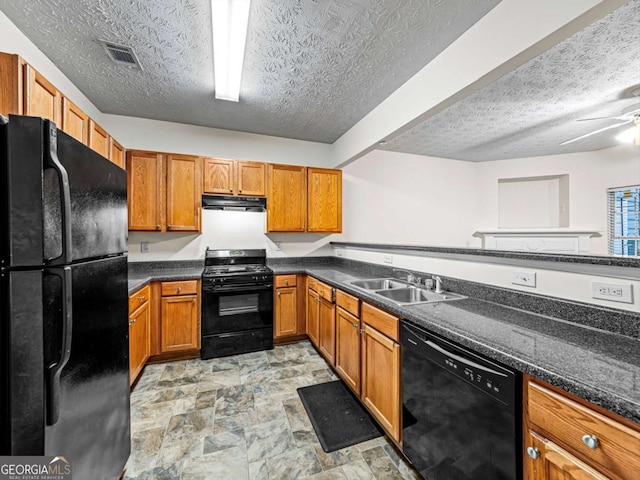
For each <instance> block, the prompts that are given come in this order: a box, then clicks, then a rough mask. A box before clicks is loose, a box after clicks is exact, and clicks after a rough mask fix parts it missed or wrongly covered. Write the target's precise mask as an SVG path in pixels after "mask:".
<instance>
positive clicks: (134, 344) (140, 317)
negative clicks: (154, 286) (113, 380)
mask: <svg viewBox="0 0 640 480" xmlns="http://www.w3.org/2000/svg"><path fill="white" fill-rule="evenodd" d="M150 291H151V290H150V288H149V286H148V285H147V286H145V287H143V288H141V289H140V290H138V291H137V292H134V293H133V294H131V295H130V296H129V384H130V385H132V384H133V382H134V381H135V380H136V378H138V375H140V372H141V371H142V368H143V367H144V365H145V363H146V362H147V359H148V358H149V354H150V325H149V323H150V320H151V303H150Z"/></svg>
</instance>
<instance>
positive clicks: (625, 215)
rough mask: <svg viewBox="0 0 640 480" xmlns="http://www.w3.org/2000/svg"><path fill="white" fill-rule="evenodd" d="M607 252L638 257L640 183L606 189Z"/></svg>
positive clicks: (639, 255) (639, 239) (639, 249)
mask: <svg viewBox="0 0 640 480" xmlns="http://www.w3.org/2000/svg"><path fill="white" fill-rule="evenodd" d="M607 208H608V210H609V218H608V230H609V232H608V233H609V253H610V254H611V255H618V256H630V257H640V230H639V227H640V185H635V186H631V187H620V188H610V189H608V190H607Z"/></svg>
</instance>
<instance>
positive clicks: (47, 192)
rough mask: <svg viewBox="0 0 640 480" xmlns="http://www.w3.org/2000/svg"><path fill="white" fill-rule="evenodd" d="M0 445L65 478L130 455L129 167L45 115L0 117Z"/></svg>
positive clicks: (112, 473) (113, 473) (89, 473)
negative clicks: (49, 459) (41, 459)
mask: <svg viewBox="0 0 640 480" xmlns="http://www.w3.org/2000/svg"><path fill="white" fill-rule="evenodd" d="M0 182H1V183H0V202H2V203H1V205H0V215H1V217H0V253H1V258H0V261H1V264H0V281H1V283H0V381H1V384H0V455H47V456H48V455H56V456H64V457H65V458H66V459H67V460H68V461H69V462H70V463H71V468H72V474H73V478H77V479H111V478H118V476H119V475H120V473H121V472H122V469H123V468H124V465H125V463H126V461H127V459H128V457H129V453H130V450H131V443H130V418H129V410H130V406H129V339H128V333H129V332H128V311H127V310H128V299H127V293H128V292H127V257H126V251H127V187H126V172H125V171H124V170H122V169H121V168H119V167H118V166H116V165H114V164H112V163H111V162H109V161H108V160H107V159H105V158H104V157H102V156H101V155H99V154H97V153H96V152H94V151H93V150H91V149H89V148H88V147H86V146H85V145H83V144H81V143H80V142H78V141H76V140H75V139H73V138H72V137H70V136H69V135H67V134H66V133H64V132H63V131H62V130H59V129H57V128H56V125H55V124H54V123H53V122H50V121H48V120H43V119H41V118H35V117H25V116H18V115H15V116H14V115H11V116H9V118H8V119H7V118H5V117H0Z"/></svg>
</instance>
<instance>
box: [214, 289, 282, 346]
mask: <svg viewBox="0 0 640 480" xmlns="http://www.w3.org/2000/svg"><path fill="white" fill-rule="evenodd" d="M271 327H273V284H271V283H270V284H268V285H251V286H231V287H218V288H216V289H215V290H214V289H211V288H203V290H202V335H203V336H205V335H216V334H220V333H232V332H242V331H246V330H255V329H263V328H271Z"/></svg>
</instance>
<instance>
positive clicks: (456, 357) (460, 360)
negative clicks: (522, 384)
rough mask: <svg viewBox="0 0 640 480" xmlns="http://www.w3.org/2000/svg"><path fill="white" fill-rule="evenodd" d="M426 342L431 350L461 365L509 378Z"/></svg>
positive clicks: (428, 341) (429, 341)
mask: <svg viewBox="0 0 640 480" xmlns="http://www.w3.org/2000/svg"><path fill="white" fill-rule="evenodd" d="M424 342H425V343H426V344H427V345H428V346H429V347H431V348H433V349H434V350H436V351H438V352H440V353H442V354H443V355H447V356H449V357H451V358H455V359H456V360H457V361H459V362H460V363H462V364H464V365H468V366H470V367H473V368H476V369H478V370H482V371H483V372H488V373H491V374H493V375H498V376H500V377H508V375H506V374H504V373H502V372H498V371H497V370H492V369H491V368H487V367H485V366H484V365H480V364H479V363H476V362H474V361H472V360H469V359H468V358H464V357H461V356H459V355H456V354H455V353H451V352H450V351H448V350H446V349H444V348H442V347H441V346H440V345H436V344H435V343H433V342H432V341H431V340H424Z"/></svg>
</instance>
